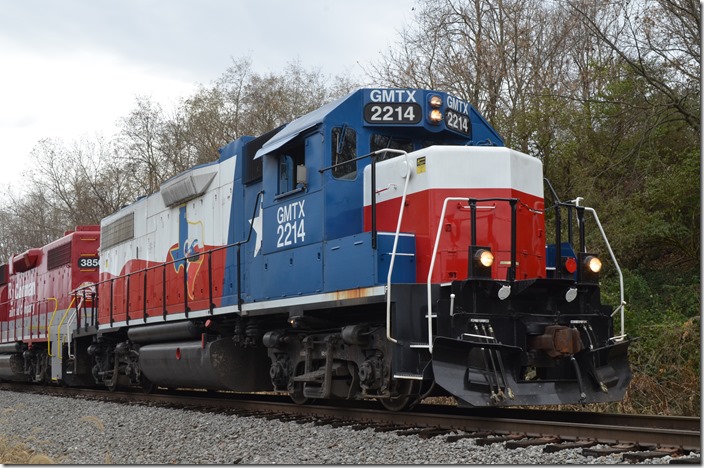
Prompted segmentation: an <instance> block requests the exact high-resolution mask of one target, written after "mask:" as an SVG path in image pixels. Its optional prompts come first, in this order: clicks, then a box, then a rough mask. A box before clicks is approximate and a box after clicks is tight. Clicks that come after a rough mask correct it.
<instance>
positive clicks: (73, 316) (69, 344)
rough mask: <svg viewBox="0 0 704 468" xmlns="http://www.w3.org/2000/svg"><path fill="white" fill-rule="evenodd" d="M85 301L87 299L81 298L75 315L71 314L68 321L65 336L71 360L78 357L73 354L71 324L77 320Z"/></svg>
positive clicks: (74, 311)
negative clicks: (79, 310)
mask: <svg viewBox="0 0 704 468" xmlns="http://www.w3.org/2000/svg"><path fill="white" fill-rule="evenodd" d="M75 298H76V296H74V300H75ZM84 299H85V298H81V299H80V300H79V301H78V304H77V305H76V307H75V308H74V309H73V314H71V316H70V317H69V319H68V322H66V335H65V336H66V343H67V344H68V357H69V358H74V357H76V356H75V355H73V354H71V328H70V327H71V324H72V323H73V320H74V319H75V318H76V314H77V312H78V309H79V308H80V307H82V306H83V301H84ZM69 309H70V306H69ZM59 357H61V356H59Z"/></svg>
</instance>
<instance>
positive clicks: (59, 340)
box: [56, 296, 76, 359]
mask: <svg viewBox="0 0 704 468" xmlns="http://www.w3.org/2000/svg"><path fill="white" fill-rule="evenodd" d="M75 302H76V296H73V299H72V300H71V303H70V304H69V305H68V307H67V308H66V311H65V312H64V316H63V317H62V318H61V321H60V322H59V326H58V327H57V328H56V341H57V342H58V346H59V359H61V344H62V343H61V325H63V323H64V320H66V316H67V315H68V311H69V310H71V306H72V305H73V304H74V303H75Z"/></svg>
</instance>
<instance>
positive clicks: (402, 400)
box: [379, 379, 423, 411]
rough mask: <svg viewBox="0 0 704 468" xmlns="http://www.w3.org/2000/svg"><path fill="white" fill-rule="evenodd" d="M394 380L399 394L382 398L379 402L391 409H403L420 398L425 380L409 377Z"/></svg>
mask: <svg viewBox="0 0 704 468" xmlns="http://www.w3.org/2000/svg"><path fill="white" fill-rule="evenodd" d="M394 382H395V384H396V385H395V387H396V393H398V394H399V396H396V397H391V398H380V399H379V402H381V404H382V406H383V407H384V408H386V409H387V410H389V411H403V410H405V409H407V408H408V407H409V406H410V405H411V403H413V402H414V401H415V400H416V398H418V394H419V393H420V388H421V385H422V384H423V382H421V381H420V380H407V379H402V380H394Z"/></svg>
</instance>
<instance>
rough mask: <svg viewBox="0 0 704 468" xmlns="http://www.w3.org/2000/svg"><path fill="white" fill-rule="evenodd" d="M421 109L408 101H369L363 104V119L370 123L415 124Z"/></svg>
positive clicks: (420, 116)
mask: <svg viewBox="0 0 704 468" xmlns="http://www.w3.org/2000/svg"><path fill="white" fill-rule="evenodd" d="M422 116H423V111H422V110H421V107H420V105H419V104H416V103H409V102H370V103H369V104H367V105H366V106H364V120H365V121H366V122H367V123H371V124H417V123H418V122H420V121H421V118H422Z"/></svg>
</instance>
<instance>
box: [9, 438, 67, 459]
mask: <svg viewBox="0 0 704 468" xmlns="http://www.w3.org/2000/svg"><path fill="white" fill-rule="evenodd" d="M0 463H2V464H3V465H8V464H11V465H55V464H56V463H58V462H57V461H56V460H54V459H53V458H51V457H48V456H46V455H43V454H41V453H35V452H34V450H32V449H30V448H28V447H27V446H26V445H25V444H23V443H13V442H11V441H9V440H7V439H5V438H0Z"/></svg>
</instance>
